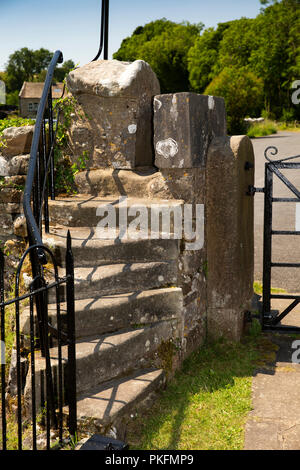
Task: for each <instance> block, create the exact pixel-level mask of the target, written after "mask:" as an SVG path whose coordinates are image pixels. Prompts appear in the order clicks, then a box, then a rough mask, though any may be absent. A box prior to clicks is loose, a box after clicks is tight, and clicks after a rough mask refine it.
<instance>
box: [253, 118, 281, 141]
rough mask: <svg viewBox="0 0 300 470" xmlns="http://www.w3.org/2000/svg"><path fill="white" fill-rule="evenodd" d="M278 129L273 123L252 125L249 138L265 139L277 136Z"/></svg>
mask: <svg viewBox="0 0 300 470" xmlns="http://www.w3.org/2000/svg"><path fill="white" fill-rule="evenodd" d="M276 133H277V127H276V125H275V124H274V122H272V121H268V120H267V121H264V122H260V123H257V124H252V125H251V126H250V127H249V129H248V131H247V136H248V137H250V138H253V137H263V136H266V135H271V134H276Z"/></svg>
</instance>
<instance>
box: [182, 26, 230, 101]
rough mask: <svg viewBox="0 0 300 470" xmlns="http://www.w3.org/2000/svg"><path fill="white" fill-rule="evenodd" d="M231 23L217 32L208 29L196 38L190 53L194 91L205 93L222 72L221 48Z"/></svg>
mask: <svg viewBox="0 0 300 470" xmlns="http://www.w3.org/2000/svg"><path fill="white" fill-rule="evenodd" d="M230 24H231V22H228V23H220V24H219V25H218V27H217V29H216V30H214V29H213V28H208V29H206V30H205V31H204V32H203V34H202V35H201V36H198V37H197V38H196V41H195V43H194V45H193V46H192V47H191V48H190V50H189V52H188V71H189V81H190V84H191V88H192V90H193V91H195V92H197V93H203V91H204V90H205V88H206V87H207V85H208V84H209V83H210V82H211V80H212V79H213V78H214V77H215V76H216V75H217V74H218V73H219V72H220V67H219V48H220V42H221V41H222V39H223V35H224V32H225V31H226V29H227V28H229V26H230Z"/></svg>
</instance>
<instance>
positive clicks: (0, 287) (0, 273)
mask: <svg viewBox="0 0 300 470" xmlns="http://www.w3.org/2000/svg"><path fill="white" fill-rule="evenodd" d="M0 302H1V304H2V303H3V302H4V255H3V253H2V250H1V249H0ZM1 341H2V346H4V345H5V307H4V305H1ZM4 354H5V351H2V349H0V358H2V356H3V355H4ZM4 362H5V361H4ZM4 362H3V363H1V410H2V450H6V403H5V388H6V382H5V363H4Z"/></svg>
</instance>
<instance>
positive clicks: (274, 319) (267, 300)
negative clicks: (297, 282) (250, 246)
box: [261, 147, 300, 332]
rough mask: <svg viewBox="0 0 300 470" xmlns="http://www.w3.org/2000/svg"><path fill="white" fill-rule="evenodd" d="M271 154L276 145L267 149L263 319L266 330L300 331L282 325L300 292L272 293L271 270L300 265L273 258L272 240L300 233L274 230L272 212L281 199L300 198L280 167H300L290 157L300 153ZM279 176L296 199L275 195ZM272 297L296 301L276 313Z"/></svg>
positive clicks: (274, 150)
mask: <svg viewBox="0 0 300 470" xmlns="http://www.w3.org/2000/svg"><path fill="white" fill-rule="evenodd" d="M269 151H271V152H270V153H271V155H276V154H277V153H278V150H277V148H276V147H268V148H267V149H266V150H265V158H266V159H267V160H268V163H266V164H265V200H264V255H263V309H262V312H261V322H262V327H263V329H264V330H279V331H286V332H287V331H297V332H299V331H300V327H294V326H285V325H278V324H279V323H280V322H281V320H283V318H285V317H286V316H287V315H288V314H289V313H290V312H291V311H292V310H293V309H294V308H295V307H296V306H297V305H298V304H299V303H300V295H292V294H290V295H289V294H285V295H281V294H272V293H271V271H272V268H299V267H300V263H283V262H273V261H272V239H273V236H282V235H300V231H292V230H273V229H272V215H273V209H272V205H273V203H279V202H293V203H298V202H299V201H300V191H299V190H298V189H297V188H296V187H295V186H294V185H293V184H292V183H291V182H290V181H289V180H288V178H287V177H286V176H285V175H283V174H282V173H281V172H280V171H279V169H300V163H299V162H290V161H288V160H292V159H296V158H299V157H300V155H296V156H293V157H287V158H284V159H281V160H277V161H276V160H271V159H270V158H269V157H268V152H269ZM274 174H275V175H276V176H277V177H278V178H279V180H281V181H282V182H283V183H284V185H285V186H286V187H287V188H288V189H289V190H290V191H291V192H292V193H293V194H295V196H297V197H296V198H291V197H289V198H287V197H273V175H274ZM271 299H285V300H292V302H291V303H290V305H289V306H288V307H287V308H285V309H284V311H283V312H281V313H279V314H277V315H274V314H272V312H271Z"/></svg>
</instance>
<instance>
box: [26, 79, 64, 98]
mask: <svg viewBox="0 0 300 470" xmlns="http://www.w3.org/2000/svg"><path fill="white" fill-rule="evenodd" d="M43 88H44V82H24V83H23V86H22V88H21V91H20V93H19V97H20V98H32V99H41V96H42V92H43ZM63 88H64V84H63V83H55V85H52V98H55V99H57V98H61V95H62V92H63Z"/></svg>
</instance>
